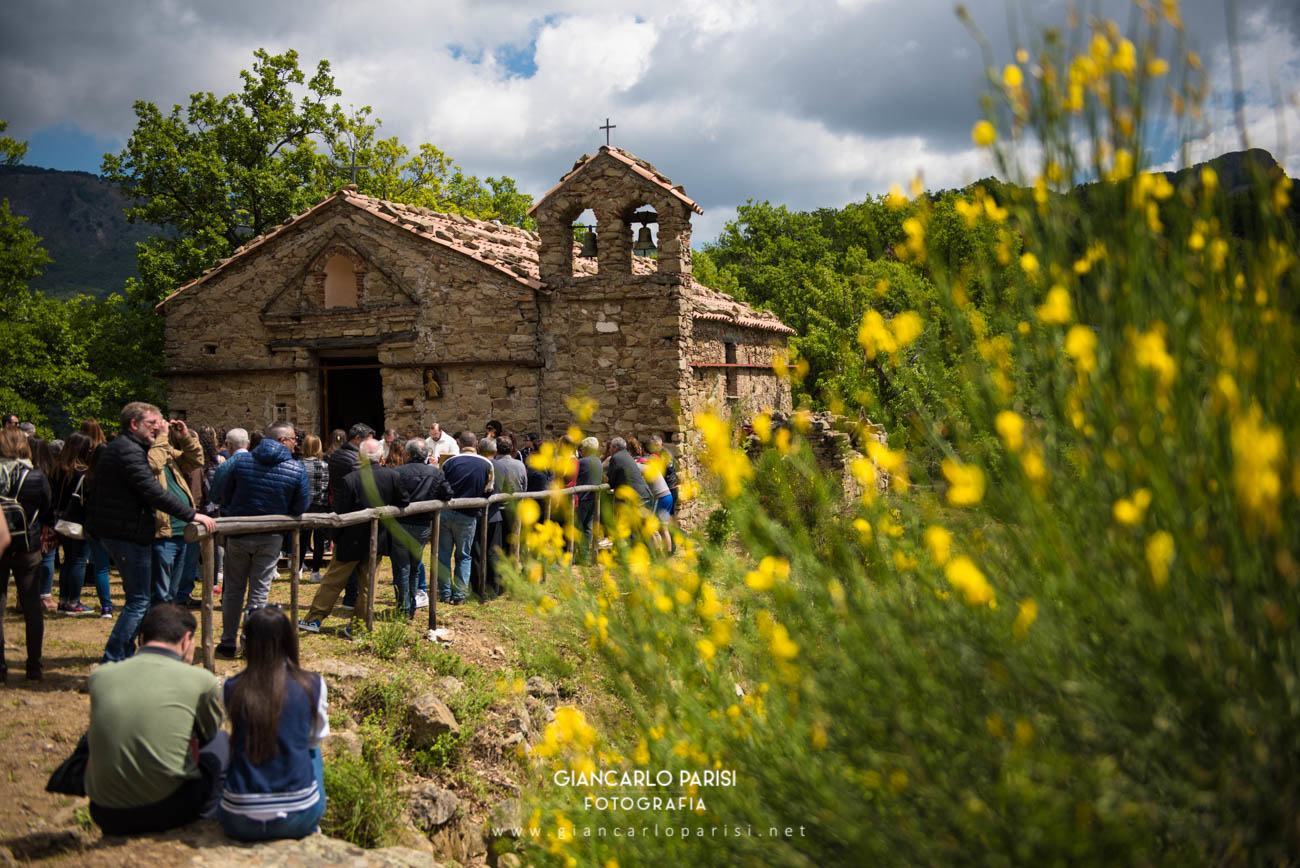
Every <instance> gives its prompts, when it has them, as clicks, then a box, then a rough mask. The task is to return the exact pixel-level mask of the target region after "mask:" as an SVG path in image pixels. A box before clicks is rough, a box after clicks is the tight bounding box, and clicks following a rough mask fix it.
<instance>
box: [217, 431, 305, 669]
mask: <svg viewBox="0 0 1300 868" xmlns="http://www.w3.org/2000/svg"><path fill="white" fill-rule="evenodd" d="M297 443H298V437H297V435H296V434H295V433H294V430H293V426H292V425H290V424H289V423H288V422H276V423H275V424H273V425H271V426H270V427H268V428H267V429H266V433H265V436H264V437H263V439H262V442H261V443H258V444H257V448H256V449H254V450H253V451H252V452H240V453H238V454H237V455H235V456H234V457H233V458H231V459H230V465H231V466H230V469H229V470H228V471H227V472H226V473H225V474H223V475H221V476H220V477H217V478H214V479H213V485H212V491H211V497H212V500H213V501H214V502H215V503H219V504H221V515H222V516H223V517H224V516H240V515H245V516H247V515H290V516H298V515H302V513H303V511H304V510H305V509H307V505H308V503H310V502H311V489H310V486H309V485H308V483H307V470H306V469H305V468H304V467H303V466H302V462H300V461H295V460H294V458H293V447H294V446H295V445H297ZM283 541H284V534H283V533H282V532H278V531H277V532H272V533H253V534H241V535H239V536H231V537H228V538H227V539H226V565H225V566H226V578H225V586H224V590H223V591H222V594H221V642H220V643H219V644H218V645H217V656H218V657H225V658H227V659H231V658H233V657H235V656H236V653H237V647H236V645H235V639H236V638H237V637H238V635H239V624H240V621H241V619H242V618H243V615H244V612H245V611H249V612H251V611H253V610H254V609H260V608H262V607H263V606H265V605H266V598H267V597H268V596H269V595H270V593H271V581H272V579H274V578H275V574H276V567H277V564H278V562H279V560H280V545H281V543H282V542H283ZM245 591H247V596H248V608H247V610H245V608H244V596H245Z"/></svg>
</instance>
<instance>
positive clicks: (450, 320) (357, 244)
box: [159, 146, 792, 443]
mask: <svg viewBox="0 0 1300 868" xmlns="http://www.w3.org/2000/svg"><path fill="white" fill-rule="evenodd" d="M587 210H590V211H591V212H593V213H594V214H595V217H596V225H595V229H594V233H591V234H593V235H594V238H588V237H585V234H586V233H584V237H583V238H582V242H583V243H582V244H579V243H578V241H577V239H575V232H574V225H573V223H574V220H575V219H577V218H578V217H579V216H580V215H581V214H583V213H584V212H585V211H587ZM693 213H694V214H701V213H703V212H702V211H701V210H700V208H699V206H698V205H696V203H695V202H694V201H692V200H691V199H690V197H688V196H687V195H686V193H685V191H684V190H683V189H682V188H681V187H679V186H676V185H674V184H673V183H672V181H670V180H668V178H666V177H664V175H662V174H661V173H660V172H659V171H657V170H656V169H655V168H654V167H653V166H651V165H650V164H649V163H647V162H645V161H644V160H641V159H639V158H637V157H635V156H633V155H632V154H630V153H628V152H626V151H624V150H621V149H619V148H615V147H608V146H606V147H602V148H601V149H600V150H599V151H598V152H597V153H596V154H595V155H594V156H584V157H583V158H582V159H581V160H579V161H578V162H577V163H576V164H574V167H573V169H572V170H571V171H570V172H569V173H568V174H566V175H565V176H564V177H563V178H561V179H560V182H559V183H558V184H557V185H556V186H555V187H554V188H553V189H552V190H550V191H549V192H548V193H546V195H545V196H543V197H542V199H541V200H540V201H539V202H537V203H536V205H534V206H533V209H532V211H531V214H532V216H533V217H534V218H535V219H536V221H537V228H538V231H537V232H536V233H534V232H529V231H526V230H523V229H519V228H516V227H513V226H506V225H502V224H500V223H498V222H495V221H480V220H470V219H466V218H464V217H460V216H457V215H450V214H438V213H434V212H432V211H429V210H426V209H423V208H417V207H413V206H409V205H402V204H398V203H396V202H387V201H384V200H380V199H374V198H371V197H369V196H364V195H361V194H360V193H358V192H356V190H355V189H353V188H345V189H343V190H340V191H339V192H337V193H335V194H334V195H332V196H330V197H329V198H327V199H325V200H324V201H322V202H320V203H319V204H317V205H316V206H314V207H312V208H310V209H309V210H307V211H305V212H303V213H302V214H299V215H298V216H296V217H293V218H291V219H289V220H286V221H285V222H284V223H283V224H282V225H281V226H279V227H277V228H276V229H274V230H272V231H271V232H268V233H266V234H264V235H262V236H260V237H258V238H254V239H252V240H251V241H249V242H248V243H246V244H245V245H244V246H242V247H240V248H239V249H238V250H236V251H235V252H234V254H233V255H232V256H231V257H230V258H228V259H225V260H222V261H221V262H220V263H218V264H217V265H216V267H214V268H212V269H211V270H210V271H208V272H206V273H205V274H203V275H202V276H201V277H199V278H198V279H196V280H194V281H192V282H191V283H188V284H186V285H185V286H183V287H181V288H180V289H178V290H177V291H176V292H174V293H173V294H172V295H170V296H169V297H168V298H167V299H166V300H164V301H163V302H162V303H161V304H160V305H159V311H160V312H161V313H162V315H163V316H164V318H165V323H166V373H165V377H166V381H167V386H168V393H169V410H170V412H171V413H172V414H173V415H175V416H179V417H183V418H187V419H189V420H190V421H191V423H196V424H204V423H206V424H212V425H214V426H217V427H230V426H235V425H243V426H247V427H249V428H260V427H262V426H263V425H265V424H266V423H268V422H269V421H271V420H286V421H289V422H292V423H294V424H295V425H297V426H298V427H299V428H300V429H302V430H306V431H313V432H319V433H321V434H326V433H327V432H328V431H329V430H331V429H335V428H346V427H348V426H349V425H351V424H352V423H355V422H366V423H368V424H370V425H371V426H372V427H373V428H375V430H377V431H378V430H382V429H384V428H396V429H398V430H399V431H402V432H405V433H416V432H419V433H420V434H423V433H425V431H426V428H427V425H428V423H429V421H430V420H433V419H437V420H438V421H440V422H441V423H442V424H443V427H444V428H446V429H447V430H450V431H452V432H455V431H458V430H461V429H463V428H469V429H471V430H474V431H476V432H481V431H482V430H483V425H484V423H485V422H486V421H487V420H488V419H499V420H501V421H502V422H503V423H504V424H505V426H506V427H507V428H508V429H513V430H515V431H519V432H527V431H538V432H541V433H542V434H543V436H558V435H559V434H561V433H562V432H564V430H565V429H566V428H567V426H568V425H569V424H570V422H571V414H570V412H569V410H568V409H567V407H566V405H565V398H567V397H569V396H576V395H586V396H589V397H591V398H594V399H595V400H596V401H597V402H598V403H599V410H598V411H597V413H596V416H595V417H594V418H593V419H592V421H591V423H590V424H589V425H588V426H586V427H587V429H588V430H589V431H590V432H591V433H593V434H595V435H596V436H598V437H600V438H601V440H602V441H604V440H605V439H606V438H608V437H610V436H612V435H614V434H622V435H636V436H638V437H641V438H644V437H646V436H648V435H650V434H654V433H657V434H660V435H662V436H663V437H664V439H665V440H666V441H669V442H678V443H681V442H683V441H684V440H685V437H686V432H687V431H688V430H690V427H691V418H692V415H693V413H695V412H696V411H698V410H700V409H702V408H704V407H707V406H714V407H718V408H724V409H725V408H728V407H730V408H731V409H732V410H733V411H734V412H738V413H743V412H750V411H753V410H757V409H759V408H762V407H774V408H777V409H786V410H788V409H789V407H790V393H789V388H788V386H787V384H785V383H784V382H782V381H780V380H779V379H777V378H776V377H775V376H773V373H772V367H771V366H772V359H773V356H774V355H775V354H776V353H777V352H778V351H780V350H782V349H783V348H784V347H785V344H786V340H787V337H788V336H789V335H790V334H792V331H791V329H790V328H788V327H787V326H785V325H784V324H782V323H781V322H780V321H779V320H778V319H777V318H776V317H774V316H772V315H771V314H769V313H765V312H762V311H759V310H756V309H754V308H752V307H750V306H748V305H746V304H743V303H741V302H739V301H736V300H735V299H733V298H731V297H729V296H726V295H723V294H722V293H718V292H715V291H713V290H711V289H709V288H707V287H705V286H702V285H700V284H699V283H697V282H695V281H694V280H693V279H692V277H691V248H690V239H691V215H692V214H693ZM651 227H654V228H655V229H656V230H657V239H656V235H654V234H650V229H651ZM634 237H635V246H636V250H635V251H634V249H633V248H634ZM656 241H657V243H656ZM643 254H649V255H643Z"/></svg>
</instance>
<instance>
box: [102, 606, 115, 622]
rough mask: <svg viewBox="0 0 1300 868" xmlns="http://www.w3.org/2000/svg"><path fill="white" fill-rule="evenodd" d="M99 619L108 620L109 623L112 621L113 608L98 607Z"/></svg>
mask: <svg viewBox="0 0 1300 868" xmlns="http://www.w3.org/2000/svg"><path fill="white" fill-rule="evenodd" d="M99 617H101V618H104V619H106V620H109V621H111V620H113V607H112V606H100V607H99Z"/></svg>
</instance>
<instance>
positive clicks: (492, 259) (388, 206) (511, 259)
mask: <svg viewBox="0 0 1300 868" xmlns="http://www.w3.org/2000/svg"><path fill="white" fill-rule="evenodd" d="M611 150H614V149H611ZM665 180H666V179H665ZM335 201H342V202H345V203H347V204H348V205H351V206H353V207H355V208H360V209H361V210H363V211H366V212H367V213H369V214H372V215H374V216H375V217H377V218H379V219H381V220H384V221H386V222H388V223H392V224H393V225H395V226H399V227H401V228H403V229H405V230H407V231H408V232H411V233H413V234H415V235H417V236H419V237H420V238H423V239H426V240H428V241H430V242H433V243H434V244H437V245H439V246H441V247H446V248H449V249H451V250H455V251H457V252H458V253H461V254H463V255H465V256H468V257H469V258H471V259H475V260H477V261H479V262H481V263H483V264H484V265H486V266H488V267H490V268H494V269H496V270H498V271H500V272H502V273H503V274H505V275H506V276H508V277H510V278H511V279H512V280H517V281H519V282H520V283H522V284H524V285H526V286H529V287H531V288H533V289H543V288H544V284H543V283H542V282H541V274H540V273H539V269H538V246H539V241H538V236H537V233H536V232H529V231H528V230H527V229H520V228H519V227H517V226H509V225H506V224H504V223H498V222H496V221H494V220H473V219H470V218H468V217H463V216H461V215H459V214H440V213H438V212H436V211H431V210H429V209H428V208H420V207H418V206H416V205H405V204H402V203H400V202H389V201H387V200H385V199H376V198H374V197H372V196H366V195H364V194H362V193H358V192H356V191H355V190H348V189H343V190H340V191H338V192H337V193H335V194H334V195H332V196H330V197H328V198H327V199H324V200H323V201H321V202H319V203H317V204H316V205H314V206H312V207H311V208H309V209H307V210H306V211H304V212H303V213H302V214H299V215H298V216H297V217H294V218H291V219H289V220H286V221H285V222H284V223H281V224H280V225H279V226H276V227H275V228H274V229H272V230H270V231H269V232H266V233H265V234H263V235H259V236H258V237H257V238H253V239H250V240H249V241H247V242H245V243H244V244H243V245H242V246H241V247H239V248H238V249H237V250H235V251H234V252H233V253H232V254H231V255H230V256H229V257H228V258H226V259H223V260H221V261H220V262H218V263H217V264H216V265H214V266H213V267H212V268H210V269H208V270H207V271H205V272H204V273H203V274H202V275H200V276H199V277H197V278H195V279H194V280H192V281H190V282H189V283H187V284H185V285H184V286H182V287H181V288H179V289H177V290H176V291H175V292H173V293H172V294H171V295H169V296H167V298H165V299H163V300H162V302H160V303H159V304H158V309H159V310H161V309H162V307H163V305H165V304H166V303H167V302H169V301H170V300H172V299H173V298H175V297H176V296H177V295H179V294H180V293H182V292H185V291H187V290H190V289H192V288H194V287H197V286H199V285H201V284H203V283H205V282H206V281H207V280H209V279H210V278H212V277H214V276H216V274H217V273H218V272H220V271H222V270H223V269H224V268H225V267H226V266H228V265H230V264H231V263H233V262H235V261H237V260H239V259H242V258H243V257H244V256H245V255H246V254H248V253H251V252H252V251H253V250H255V249H256V248H258V247H260V246H262V245H263V244H265V243H266V242H267V241H270V240H271V239H273V238H275V237H276V236H277V235H279V234H280V233H282V232H284V231H285V230H286V229H287V228H289V227H291V226H293V225H295V224H297V223H300V222H301V221H303V220H305V219H307V218H308V217H310V216H311V215H313V214H316V213H318V212H319V211H321V210H323V209H324V208H326V207H328V206H329V205H330V204H331V203H333V202H335ZM579 247H580V245H579V244H577V243H576V242H575V243H574V257H573V271H574V274H575V275H577V276H585V275H592V274H596V273H597V264H596V261H595V260H594V259H588V258H585V257H581V256H578V255H577V251H578V249H579ZM654 271H655V265H654V260H653V259H650V258H647V257H644V256H633V257H632V273H633V274H653V273H654ZM687 298H688V299H689V300H690V303H691V308H692V311H693V313H694V315H695V316H696V317H697V318H699V319H706V320H714V321H720V322H731V323H735V324H737V325H741V326H746V327H749V328H757V329H763V330H766V331H776V332H781V333H782V334H793V333H794V330H793V329H791V328H789V327H788V326H786V325H785V324H784V323H782V322H781V321H780V320H779V319H777V317H776V316H774V315H773V314H771V313H768V312H766V311H760V310H757V309H756V308H753V307H750V306H749V305H747V304H745V303H744V302H741V301H737V300H736V299H734V298H732V297H731V296H729V295H724V294H723V293H721V292H717V291H715V290H712V289H709V288H708V287H707V286H704V285H703V284H701V283H697V282H696V281H695V280H693V279H692V280H691V281H690V283H689V284H688V287H687Z"/></svg>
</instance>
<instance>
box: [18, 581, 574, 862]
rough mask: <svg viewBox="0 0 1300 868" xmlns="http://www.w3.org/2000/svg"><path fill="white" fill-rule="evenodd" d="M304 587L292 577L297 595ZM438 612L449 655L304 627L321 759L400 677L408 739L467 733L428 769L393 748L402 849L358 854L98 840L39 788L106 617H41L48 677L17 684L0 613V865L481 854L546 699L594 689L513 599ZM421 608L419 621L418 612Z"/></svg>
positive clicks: (288, 846) (193, 841) (190, 834)
mask: <svg viewBox="0 0 1300 868" xmlns="http://www.w3.org/2000/svg"><path fill="white" fill-rule="evenodd" d="M116 579H117V577H116V575H114V596H115V600H116V601H117V602H118V604H119V605H120V599H121V597H120V588H119V586H118V585H117V584H116ZM378 584H379V587H380V589H381V592H380V602H381V606H385V605H391V599H392V591H391V584H388V582H387V576H386V574H385V573H383V572H381V574H380V577H379V582H378ZM385 588H387V595H385V593H384V589H385ZM312 590H313V586H311V585H306V584H304V586H303V590H302V598H301V599H302V601H303V602H304V603H306V602H308V601H309V600H310V598H311V594H312ZM272 601H273V602H280V603H282V604H284V605H286V607H287V604H288V601H289V585H288V581H287V580H281V581H278V582H276V584H275V586H274V588H273V592H272ZM89 602H90V600H89V598H88V599H87V603H89ZM196 614H197V613H196ZM438 614H439V623H440V626H444V627H447V628H448V629H449V630H450V631H451V638H450V642H449V643H448V644H447V645H445V646H444V648H445V649H446V651H450V652H454V653H450V654H449V653H439V652H436V651H434V650H433V648H432V643H430V642H429V640H428V639H427V638H426V637H425V636H424V635H423V633H422V632H420V631H417V630H414V629H412V630H411V631H410V633H409V634H405V633H402V634H400V635H399V634H396V633H392V632H390V633H388V634H387V636H386V637H385V638H386V639H388V640H390V641H389V644H387V645H385V644H383V643H381V642H379V641H378V639H379V637H378V635H376V636H372V637H371V639H370V640H369V641H364V640H363V641H359V642H348V641H346V640H344V639H343V638H341V637H340V636H338V635H336V633H335V632H334V631H335V629H336V628H337V627H339V626H341V625H342V623H343V622H342V621H341V620H339V619H338V618H335V619H332V622H327V623H326V630H325V632H324V633H322V634H321V635H319V636H304V637H303V641H302V654H303V657H304V660H303V664H304V666H305V667H306V668H309V669H313V670H316V671H320V672H322V673H323V674H325V676H326V678H327V680H328V683H329V688H330V707H331V715H330V716H331V726H332V728H333V729H334V731H335V734H334V735H333V736H332V737H331V738H330V739H328V740H327V743H326V755H327V757H328V756H329V755H330V754H331V753H332V752H337V751H352V752H354V753H355V752H359V751H360V746H361V738H360V737H359V735H358V732H357V727H358V723H359V720H360V718H361V717H362V716H363V712H362V711H361V710H358V708H357V703H356V697H357V695H358V694H359V693H361V692H365V691H371V692H373V690H374V685H376V684H381V685H382V684H384V683H388V682H398V681H403V682H404V683H407V684H409V685H411V697H410V699H409V701H408V703H407V706H408V707H406V708H405V709H404V711H403V714H404V715H405V723H406V726H407V729H408V730H409V732H410V740H411V742H412V744H415V745H419V744H425V745H429V746H432V745H434V744H435V743H436V742H437V737H438V735H439V734H440V733H443V732H447V731H450V730H453V729H454V730H463V732H464V734H465V735H466V736H467V737H466V738H465V739H463V740H462V742H461V743H460V745H459V747H458V748H457V749H456V752H455V754H454V756H452V757H451V758H450V759H449V760H447V761H445V763H443V764H440V765H436V767H433V768H430V767H429V763H428V762H424V763H422V764H421V763H412V762H410V761H409V756H407V757H404V759H403V770H402V789H401V793H402V796H403V797H404V798H405V800H406V808H405V816H404V818H403V823H402V826H401V828H400V829H399V830H398V832H397V833H396V835H395V836H393V837H394V839H395V843H396V844H399V845H401V846H394V847H387V848H384V849H377V850H361V849H359V848H357V847H354V846H352V845H350V844H347V843H346V842H344V841H339V840H335V839H332V838H328V837H326V836H323V835H316V836H313V837H312V838H311V839H308V840H306V841H303V842H281V843H277V844H266V845H258V846H255V847H249V846H245V845H240V844H237V843H236V842H233V841H230V840H229V839H226V838H225V837H224V836H223V835H222V833H221V830H220V828H219V827H217V826H216V825H215V824H213V823H199V824H195V825H194V826H191V827H188V828H186V829H182V830H178V831H176V832H173V833H170V834H167V835H160V836H154V837H149V838H144V839H139V840H130V841H128V840H123V839H118V838H105V837H103V836H101V835H100V834H99V830H98V829H97V828H96V827H95V826H94V824H93V823H92V822H91V821H90V818H89V814H88V812H87V808H86V800H85V799H84V798H81V799H78V798H72V797H68V796H58V795H51V794H49V793H46V792H45V782H46V780H47V779H48V777H49V775H50V773H51V772H52V771H53V770H54V769H55V768H56V767H57V766H58V764H59V763H60V762H62V760H63V759H64V758H65V757H66V756H67V755H68V754H69V753H70V752H71V751H72V748H73V747H74V745H75V744H76V742H77V739H78V738H79V737H80V736H81V734H82V732H84V731H85V728H86V724H87V720H88V715H89V699H88V697H87V695H86V693H85V690H86V679H87V677H88V675H89V673H90V671H91V667H92V665H94V664H95V662H96V661H97V660H98V659H99V657H100V654H101V653H102V650H103V645H104V639H105V638H106V636H107V635H108V632H109V630H110V629H111V625H112V622H111V621H107V620H101V619H99V618H97V617H91V616H81V617H76V618H73V617H68V616H63V615H49V616H48V617H47V620H46V632H45V655H44V660H45V679H44V681H42V682H39V683H32V682H27V681H25V680H24V679H23V660H24V653H25V652H24V651H23V648H24V645H23V640H24V631H23V626H22V619H21V617H20V616H18V615H16V614H15V613H14V611H12V610H10V609H8V608H6V610H5V656H6V658H7V660H8V661H9V666H10V680H9V684H8V686H7V687H0V864H4V863H6V862H8V861H10V860H18V861H29V860H42V861H44V860H49V861H53V862H55V863H74V862H75V863H76V864H78V865H122V864H128V863H132V862H134V863H137V864H160V865H177V864H193V865H213V866H215V865H249V864H266V865H300V864H301V865H316V864H324V865H352V864H380V865H411V864H421V865H427V864H430V862H445V863H449V864H468V865H478V864H485V863H486V862H487V861H488V852H487V849H488V848H487V843H488V842H487V841H485V832H484V830H485V828H486V827H487V825H488V824H487V820H488V817H489V814H491V813H492V812H493V811H494V810H495V811H497V812H498V814H499V813H500V812H501V811H502V810H506V811H507V812H509V808H510V805H511V804H512V803H511V801H510V800H511V799H512V798H513V797H514V796H516V795H518V792H519V786H520V783H521V779H522V777H523V776H524V765H523V762H522V760H521V759H520V756H521V750H522V749H523V748H524V747H526V745H527V744H528V743H530V742H532V741H533V740H535V739H536V738H538V737H539V736H540V733H541V730H542V729H543V728H544V726H545V724H546V723H547V721H548V720H549V719H550V718H551V717H552V709H553V708H554V707H555V706H556V705H557V704H558V703H560V702H565V703H576V704H579V705H586V704H588V703H590V702H592V701H593V699H594V697H593V694H592V693H591V691H592V685H591V682H590V679H587V678H585V677H584V678H581V679H580V678H577V677H575V676H576V675H577V664H578V663H580V661H581V655H582V651H583V648H582V646H581V644H580V639H579V638H578V637H577V636H576V635H572V634H569V633H566V632H565V631H564V630H563V629H559V630H557V629H555V625H553V624H551V623H549V622H548V623H546V624H545V625H543V624H542V623H541V622H539V621H538V618H537V616H536V615H534V614H532V613H530V612H529V610H528V606H527V605H526V604H525V603H523V602H520V601H518V600H513V599H511V598H510V597H509V596H507V597H503V598H501V599H498V600H496V601H493V602H492V603H490V604H487V605H479V604H476V603H470V604H468V605H465V606H460V607H455V608H452V607H440V608H439V612H438ZM420 617H427V614H426V612H425V610H421V611H420ZM418 620H419V618H417V622H418ZM217 621H218V624H219V621H220V613H219V612H218V613H217ZM394 649H396V650H394ZM240 665H241V664H240V663H239V662H238V661H221V660H219V661H217V674H218V675H219V676H226V675H230V674H233V673H234V672H236V671H238V669H239V668H240ZM449 671H454V672H457V673H459V677H457V675H455V674H448V672H449ZM485 685H489V686H487V687H485ZM525 685H526V686H525ZM464 690H478V691H480V693H481V698H480V699H478V700H476V702H475V703H474V704H467V703H466V702H465V701H464V697H463V696H461V697H460V701H459V702H458V701H457V694H458V692H459V691H464ZM480 706H482V708H481V711H475V712H474V713H473V714H472V715H471V716H470V717H471V719H467V720H464V721H457V720H456V719H455V715H454V714H453V713H452V711H451V707H470V708H476V709H477V708H479V707H480ZM327 795H328V794H327ZM511 858H513V857H511ZM493 861H494V862H495V859H493ZM506 861H507V862H508V861H510V859H507V860H506Z"/></svg>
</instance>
